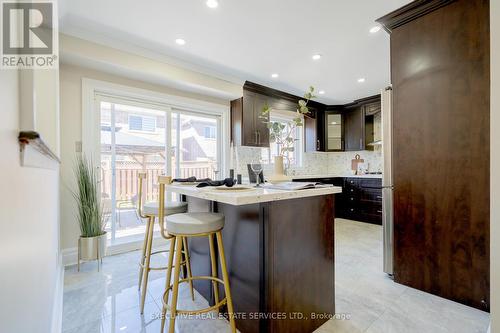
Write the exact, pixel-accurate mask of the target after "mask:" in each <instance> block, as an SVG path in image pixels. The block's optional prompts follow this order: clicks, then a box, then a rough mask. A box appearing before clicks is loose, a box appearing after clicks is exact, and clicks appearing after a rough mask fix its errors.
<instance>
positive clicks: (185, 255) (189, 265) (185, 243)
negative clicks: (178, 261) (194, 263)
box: [182, 237, 194, 301]
mask: <svg viewBox="0 0 500 333" xmlns="http://www.w3.org/2000/svg"><path fill="white" fill-rule="evenodd" d="M182 244H183V246H184V258H185V259H186V269H187V276H188V278H192V277H193V273H192V272H191V261H190V259H189V248H188V243H187V239H186V237H182ZM189 288H191V299H192V300H193V301H194V290H193V280H190V281H189Z"/></svg>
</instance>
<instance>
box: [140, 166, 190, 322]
mask: <svg viewBox="0 0 500 333" xmlns="http://www.w3.org/2000/svg"><path fill="white" fill-rule="evenodd" d="M145 179H146V172H139V173H138V193H137V196H138V198H137V214H138V215H139V216H140V217H141V218H144V219H147V222H146V232H145V233H144V242H143V244H142V256H141V261H140V263H139V267H140V269H139V284H138V286H139V290H141V314H143V313H144V302H145V300H146V294H147V287H148V277H149V272H150V271H152V270H166V269H167V268H168V267H167V266H162V267H151V266H150V262H151V256H152V255H155V254H160V253H166V252H168V250H159V251H154V252H152V247H153V231H154V222H155V218H156V217H157V216H158V213H159V209H158V202H156V201H154V202H148V203H146V204H144V205H143V202H142V201H143V200H142V195H143V193H142V188H143V181H144V180H145ZM163 202H164V201H163ZM186 211H187V203H186V202H164V204H163V214H164V215H165V214H166V215H169V214H178V213H184V212H186ZM159 221H162V220H159ZM162 228H163V223H160V229H162ZM162 236H164V234H163V233H162ZM168 237H170V238H173V237H171V236H168ZM163 238H165V236H164V237H163ZM170 238H167V239H170ZM182 252H183V254H184V258H185V259H184V260H183V261H182V262H181V265H185V266H186V267H189V269H188V274H189V275H191V267H190V266H189V265H188V264H189V254H188V250H187V248H186V247H185V248H184V250H183V251H182ZM141 286H142V288H141ZM192 295H193V298H194V291H192Z"/></svg>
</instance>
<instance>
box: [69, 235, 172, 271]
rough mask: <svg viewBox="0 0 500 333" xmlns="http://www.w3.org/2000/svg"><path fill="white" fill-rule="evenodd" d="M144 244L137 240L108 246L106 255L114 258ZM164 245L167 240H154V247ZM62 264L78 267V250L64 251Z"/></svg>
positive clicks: (73, 248) (137, 248) (160, 238)
mask: <svg viewBox="0 0 500 333" xmlns="http://www.w3.org/2000/svg"><path fill="white" fill-rule="evenodd" d="M142 243H143V241H142V240H137V241H133V242H128V243H121V244H113V245H108V247H107V250H106V255H107V256H112V255H115V254H120V253H125V252H130V251H135V250H139V249H141V248H142ZM163 245H165V239H163V238H162V237H155V238H154V239H153V247H159V246H163ZM62 262H63V265H64V266H72V265H76V264H77V263H78V248H77V247H72V248H68V249H64V250H62Z"/></svg>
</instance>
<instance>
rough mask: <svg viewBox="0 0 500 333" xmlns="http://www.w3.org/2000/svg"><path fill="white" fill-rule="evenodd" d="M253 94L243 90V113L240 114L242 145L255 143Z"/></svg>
mask: <svg viewBox="0 0 500 333" xmlns="http://www.w3.org/2000/svg"><path fill="white" fill-rule="evenodd" d="M254 107H255V94H253V93H248V92H245V93H244V94H243V114H242V128H241V134H242V136H243V137H242V140H241V142H242V145H243V146H255V145H256V144H257V132H256V131H255V117H254Z"/></svg>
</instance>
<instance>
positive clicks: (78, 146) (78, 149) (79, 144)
mask: <svg viewBox="0 0 500 333" xmlns="http://www.w3.org/2000/svg"><path fill="white" fill-rule="evenodd" d="M75 152H77V153H81V152H82V142H81V141H75Z"/></svg>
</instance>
